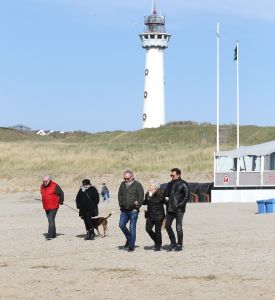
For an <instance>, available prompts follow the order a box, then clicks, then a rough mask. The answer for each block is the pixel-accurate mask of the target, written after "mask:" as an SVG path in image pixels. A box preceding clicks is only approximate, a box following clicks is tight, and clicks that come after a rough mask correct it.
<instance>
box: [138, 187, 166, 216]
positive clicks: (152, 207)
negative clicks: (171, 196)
mask: <svg viewBox="0 0 275 300" xmlns="http://www.w3.org/2000/svg"><path fill="white" fill-rule="evenodd" d="M163 204H164V191H163V190H157V191H156V192H155V193H154V194H153V195H152V196H151V197H150V196H149V192H147V193H146V194H145V198H144V202H143V205H147V216H148V218H149V219H151V220H152V221H158V220H163V219H164V218H165V212H164V207H163Z"/></svg>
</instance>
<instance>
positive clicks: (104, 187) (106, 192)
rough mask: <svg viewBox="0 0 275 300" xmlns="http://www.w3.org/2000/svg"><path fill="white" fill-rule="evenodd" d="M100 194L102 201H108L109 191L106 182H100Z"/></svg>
mask: <svg viewBox="0 0 275 300" xmlns="http://www.w3.org/2000/svg"><path fill="white" fill-rule="evenodd" d="M101 196H102V198H103V201H109V198H110V192H109V189H108V187H107V185H106V183H102V189H101Z"/></svg>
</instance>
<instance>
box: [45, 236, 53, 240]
mask: <svg viewBox="0 0 275 300" xmlns="http://www.w3.org/2000/svg"><path fill="white" fill-rule="evenodd" d="M53 239H54V238H53V237H49V236H45V240H46V241H50V240H53Z"/></svg>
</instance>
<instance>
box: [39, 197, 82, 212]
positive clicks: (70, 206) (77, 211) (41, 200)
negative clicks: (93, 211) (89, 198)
mask: <svg viewBox="0 0 275 300" xmlns="http://www.w3.org/2000/svg"><path fill="white" fill-rule="evenodd" d="M34 200H37V201H41V202H42V200H41V199H38V198H35V199H34ZM63 205H65V206H67V207H68V208H70V209H71V210H74V211H75V212H77V213H78V210H76V209H75V208H73V207H71V206H70V205H68V204H66V203H63Z"/></svg>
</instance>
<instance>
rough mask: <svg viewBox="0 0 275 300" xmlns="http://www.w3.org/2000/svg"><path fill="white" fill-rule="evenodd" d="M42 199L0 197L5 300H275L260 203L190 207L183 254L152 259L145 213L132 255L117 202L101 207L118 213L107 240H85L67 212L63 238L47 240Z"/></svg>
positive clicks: (273, 232)
mask: <svg viewBox="0 0 275 300" xmlns="http://www.w3.org/2000/svg"><path fill="white" fill-rule="evenodd" d="M37 197H39V194H38V193H37V194H30V193H15V194H4V193H2V194H0V222H1V236H0V242H1V250H0V281H1V283H0V299H149V298H151V299H275V238H274V237H275V214H269V215H257V214H255V212H256V211H257V207H256V204H206V203H205V204H188V207H187V213H186V215H185V218H184V233H185V237H184V242H185V248H184V251H183V252H182V253H174V252H173V253H167V252H166V251H162V252H160V253H155V252H154V251H153V250H152V247H151V246H152V242H151V241H150V239H149V236H148V235H147V234H146V233H145V231H144V225H145V220H144V218H143V213H141V214H140V217H139V221H138V235H137V245H138V247H137V249H136V251H135V252H134V253H127V252H125V251H123V250H120V249H119V246H120V245H123V244H124V242H125V240H124V238H123V235H122V233H121V232H120V230H119V228H118V218H119V210H118V207H117V202H116V200H115V199H114V200H112V201H111V203H110V204H100V214H101V215H107V214H108V213H109V212H110V211H111V210H115V214H114V215H113V216H112V217H111V218H110V219H109V230H110V232H111V234H112V235H111V236H110V237H106V238H97V239H96V240H94V241H84V240H83V237H84V235H83V234H84V225H83V222H82V220H81V219H80V218H79V217H78V216H77V213H76V212H74V211H73V210H70V209H69V208H67V207H65V206H63V207H61V209H60V210H59V212H58V214H57V219H56V222H57V232H58V234H59V235H58V237H57V238H56V239H55V240H52V241H45V239H44V237H43V233H45V232H46V229H47V220H46V217H45V214H44V211H43V210H42V207H41V203H40V202H39V201H36V200H34V199H35V198H37ZM73 200H74V195H72V194H71V195H67V197H66V200H65V201H66V203H68V204H69V205H73V206H74V202H73ZM163 237H164V245H168V243H169V241H168V239H167V235H166V232H165V231H163Z"/></svg>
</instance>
